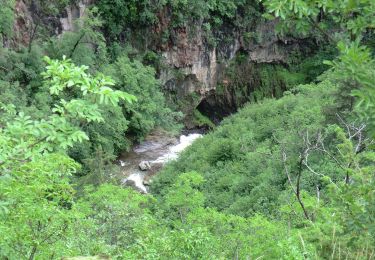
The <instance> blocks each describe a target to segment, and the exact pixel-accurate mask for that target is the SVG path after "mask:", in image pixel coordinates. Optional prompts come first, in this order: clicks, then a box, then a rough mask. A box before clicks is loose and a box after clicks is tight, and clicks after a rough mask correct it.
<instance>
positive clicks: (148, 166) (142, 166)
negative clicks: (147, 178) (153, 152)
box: [138, 161, 151, 171]
mask: <svg viewBox="0 0 375 260" xmlns="http://www.w3.org/2000/svg"><path fill="white" fill-rule="evenodd" d="M138 167H139V169H140V170H141V171H148V170H150V169H151V164H150V162H149V161H142V162H140V163H139V165H138Z"/></svg>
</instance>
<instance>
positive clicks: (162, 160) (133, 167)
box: [118, 133, 202, 193]
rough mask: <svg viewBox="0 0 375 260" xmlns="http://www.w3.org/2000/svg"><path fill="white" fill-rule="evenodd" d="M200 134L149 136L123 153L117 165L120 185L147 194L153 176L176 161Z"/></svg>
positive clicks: (155, 134) (157, 134) (158, 134)
mask: <svg viewBox="0 0 375 260" xmlns="http://www.w3.org/2000/svg"><path fill="white" fill-rule="evenodd" d="M201 137H202V134H199V133H190V134H186V135H180V136H179V137H178V138H176V137H170V136H167V135H165V134H162V133H153V134H150V135H149V136H148V137H147V138H146V139H145V140H144V141H143V142H141V143H140V144H139V145H136V146H134V147H133V149H132V150H131V151H130V152H126V153H123V154H122V155H121V156H120V158H119V160H118V163H119V165H120V166H121V170H122V176H123V177H122V183H123V184H124V185H127V186H132V187H134V188H135V189H137V190H138V191H139V192H141V193H148V186H149V185H150V183H151V182H152V179H151V178H152V176H154V175H155V174H156V173H157V172H158V171H160V169H161V168H162V167H163V166H164V165H165V164H166V163H168V162H170V161H172V160H176V159H177V158H178V156H179V154H180V153H181V152H182V151H184V150H185V149H186V148H187V147H189V146H190V145H191V144H193V142H194V141H195V140H197V139H198V138H201Z"/></svg>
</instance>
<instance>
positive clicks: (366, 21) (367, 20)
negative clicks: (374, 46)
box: [261, 0, 375, 41]
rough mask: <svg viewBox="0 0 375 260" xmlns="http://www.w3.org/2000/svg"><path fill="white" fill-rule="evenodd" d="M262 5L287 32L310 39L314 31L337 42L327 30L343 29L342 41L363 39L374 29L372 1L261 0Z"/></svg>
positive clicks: (374, 12) (374, 8) (374, 5)
mask: <svg viewBox="0 0 375 260" xmlns="http://www.w3.org/2000/svg"><path fill="white" fill-rule="evenodd" d="M261 2H262V3H263V4H264V6H265V7H266V9H267V12H268V13H270V14H273V15H274V16H275V17H280V18H281V20H282V21H283V28H282V30H283V31H284V32H292V33H293V32H294V33H297V34H302V35H308V34H309V33H310V32H311V31H312V32H314V31H315V32H316V33H318V34H321V36H323V37H324V38H325V39H326V40H329V41H333V40H334V38H335V37H336V36H332V35H330V32H328V31H327V28H331V29H336V28H340V29H341V30H340V32H339V35H338V37H340V38H341V37H344V38H346V37H347V38H349V37H351V39H355V38H358V37H361V35H362V34H363V33H365V32H366V30H367V29H371V28H374V21H373V19H372V17H373V16H374V14H375V4H374V2H373V1H372V0H361V1H342V2H337V1H334V0H330V1H325V0H320V1H302V0H285V1H278V0H261ZM351 14H359V15H351ZM335 27H336V28H335ZM340 34H342V35H341V36H340Z"/></svg>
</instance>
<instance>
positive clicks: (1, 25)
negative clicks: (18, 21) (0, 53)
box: [0, 0, 15, 46]
mask: <svg viewBox="0 0 375 260" xmlns="http://www.w3.org/2000/svg"><path fill="white" fill-rule="evenodd" d="M14 5H15V1H14V0H5V1H4V2H3V3H2V7H1V10H0V35H1V36H8V37H9V36H12V29H13V21H14V11H13V8H14ZM0 46H2V38H0Z"/></svg>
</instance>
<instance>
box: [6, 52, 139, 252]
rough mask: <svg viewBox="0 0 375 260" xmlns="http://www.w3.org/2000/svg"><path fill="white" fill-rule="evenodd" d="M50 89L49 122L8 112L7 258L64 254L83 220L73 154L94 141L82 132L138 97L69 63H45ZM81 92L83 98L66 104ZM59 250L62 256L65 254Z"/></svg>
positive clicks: (8, 107) (53, 61) (103, 78)
mask: <svg viewBox="0 0 375 260" xmlns="http://www.w3.org/2000/svg"><path fill="white" fill-rule="evenodd" d="M45 61H46V62H47V64H48V66H47V67H46V71H45V72H44V73H43V77H44V79H45V85H46V86H48V87H49V91H50V94H51V95H52V96H54V97H55V100H56V102H55V103H54V108H53V109H52V112H51V113H50V114H49V115H47V116H46V118H45V119H41V120H33V119H32V118H31V117H30V116H26V115H25V114H24V113H23V112H18V111H17V112H16V110H15V109H14V107H11V106H2V107H1V110H0V113H1V114H2V115H6V117H7V118H8V119H10V120H9V122H8V123H6V124H4V125H1V127H0V187H1V189H0V206H1V211H0V212H1V215H0V230H1V233H2V234H4V235H5V236H4V237H3V239H2V240H1V242H0V243H1V244H0V248H1V250H0V255H1V256H2V257H14V258H28V259H34V258H35V257H37V256H40V257H41V258H48V257H52V258H53V257H54V256H55V255H56V254H62V253H63V252H64V251H63V250H62V249H61V248H60V247H58V246H56V247H55V248H54V247H53V246H51V245H53V244H56V245H57V244H58V243H59V242H61V239H62V238H63V237H64V235H65V234H66V232H68V230H69V227H70V225H71V224H72V223H73V222H74V220H75V219H76V218H77V217H78V215H77V212H76V211H74V206H73V204H74V201H73V198H74V197H73V196H74V190H73V187H72V185H71V184H70V183H69V177H70V175H71V174H72V173H74V172H75V171H77V170H78V169H79V165H78V164H77V163H76V162H74V161H73V160H72V159H71V158H69V157H68V156H67V155H66V152H67V149H68V148H69V147H72V146H74V144H76V143H79V142H82V141H83V140H87V139H88V135H87V134H86V133H85V132H84V131H83V130H82V126H83V125H85V124H87V123H89V122H93V121H96V122H104V118H103V117H102V114H101V109H100V105H104V104H107V105H109V104H111V105H113V106H115V107H116V106H117V105H118V103H119V102H120V101H121V100H125V101H126V102H132V101H134V100H135V97H134V96H132V95H130V94H127V93H125V92H122V91H117V90H112V89H111V88H110V87H109V86H112V85H113V84H114V82H113V81H112V79H110V78H109V77H106V76H104V75H98V76H96V77H93V76H91V75H89V74H87V73H86V72H85V71H86V70H87V69H88V68H87V67H85V66H82V67H77V66H75V65H74V64H72V63H71V61H70V60H68V59H65V58H64V59H63V60H62V61H58V60H51V59H49V58H45ZM67 90H70V91H72V90H75V91H78V92H79V93H80V98H72V99H70V100H68V101H66V100H65V99H61V98H60V97H61V96H62V95H63V92H64V91H67ZM58 250H62V251H61V252H59V251H58Z"/></svg>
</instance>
